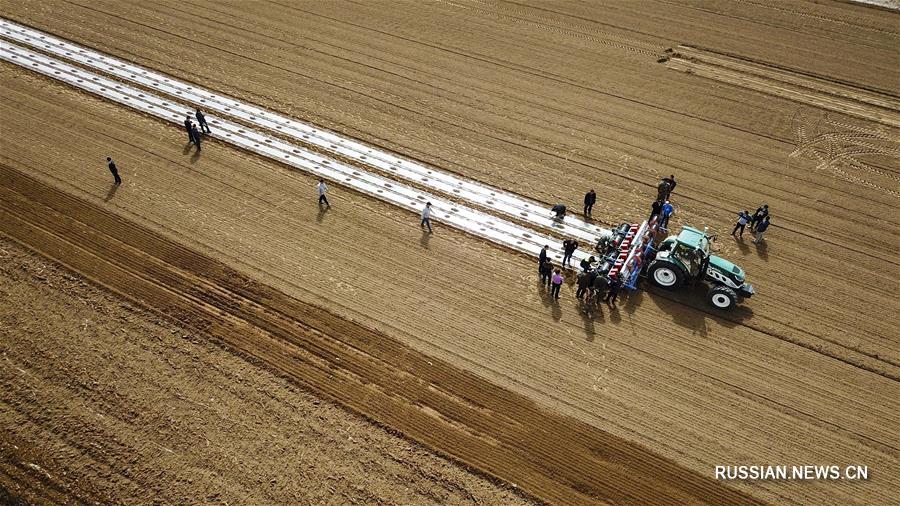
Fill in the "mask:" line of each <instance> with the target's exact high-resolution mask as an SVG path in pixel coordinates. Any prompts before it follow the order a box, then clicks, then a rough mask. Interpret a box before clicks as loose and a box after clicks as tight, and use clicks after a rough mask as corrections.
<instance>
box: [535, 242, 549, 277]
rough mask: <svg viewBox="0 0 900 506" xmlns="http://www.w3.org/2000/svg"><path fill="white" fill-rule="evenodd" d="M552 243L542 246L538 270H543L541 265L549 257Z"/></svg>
mask: <svg viewBox="0 0 900 506" xmlns="http://www.w3.org/2000/svg"><path fill="white" fill-rule="evenodd" d="M549 251H550V245H547V244H545V245H544V247H543V248H541V253H540V254H539V255H538V272H540V270H541V266H542V265H544V260H547V259H548V258H549V256H550V255H549V254H548V253H549Z"/></svg>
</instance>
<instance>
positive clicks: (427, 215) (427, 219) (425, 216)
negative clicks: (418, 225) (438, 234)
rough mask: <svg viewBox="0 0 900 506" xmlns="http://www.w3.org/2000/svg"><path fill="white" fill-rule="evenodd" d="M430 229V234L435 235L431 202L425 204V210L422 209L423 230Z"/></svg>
mask: <svg viewBox="0 0 900 506" xmlns="http://www.w3.org/2000/svg"><path fill="white" fill-rule="evenodd" d="M426 226H427V227H428V233H429V234H433V233H434V231H433V230H431V202H428V203H426V204H425V209H422V228H425V227H426Z"/></svg>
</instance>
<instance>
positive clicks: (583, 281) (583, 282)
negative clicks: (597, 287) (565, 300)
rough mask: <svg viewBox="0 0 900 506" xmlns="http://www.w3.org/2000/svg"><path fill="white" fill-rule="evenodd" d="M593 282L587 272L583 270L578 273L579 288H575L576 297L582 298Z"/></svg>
mask: <svg viewBox="0 0 900 506" xmlns="http://www.w3.org/2000/svg"><path fill="white" fill-rule="evenodd" d="M590 282H591V277H590V276H589V275H588V273H587V272H582V273H580V274H579V275H578V290H575V297H577V298H579V299H580V298H582V297H584V292H586V291H587V289H588V287H589V286H591V285H590Z"/></svg>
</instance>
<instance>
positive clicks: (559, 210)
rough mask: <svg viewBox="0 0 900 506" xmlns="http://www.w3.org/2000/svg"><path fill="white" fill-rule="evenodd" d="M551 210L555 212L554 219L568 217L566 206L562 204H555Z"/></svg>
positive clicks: (560, 219)
mask: <svg viewBox="0 0 900 506" xmlns="http://www.w3.org/2000/svg"><path fill="white" fill-rule="evenodd" d="M550 212H551V213H553V214H555V215H556V216H554V217H553V218H554V219H557V220H559V221H562V220H563V219H564V218H565V217H566V206H564V205H562V204H556V205H555V206H553V207H551V208H550Z"/></svg>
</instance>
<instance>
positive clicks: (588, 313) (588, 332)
mask: <svg viewBox="0 0 900 506" xmlns="http://www.w3.org/2000/svg"><path fill="white" fill-rule="evenodd" d="M579 306H581V307H580V308H579V311H578V312H579V313H581V321H582V322H583V323H584V336H585V338H586V339H587V340H588V342H589V343H592V342H594V333H595V332H594V308H593V306H592V305H589V304H585V303H584V302H581V303H579Z"/></svg>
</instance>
